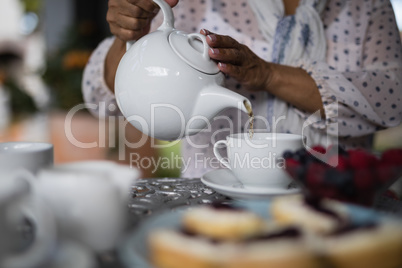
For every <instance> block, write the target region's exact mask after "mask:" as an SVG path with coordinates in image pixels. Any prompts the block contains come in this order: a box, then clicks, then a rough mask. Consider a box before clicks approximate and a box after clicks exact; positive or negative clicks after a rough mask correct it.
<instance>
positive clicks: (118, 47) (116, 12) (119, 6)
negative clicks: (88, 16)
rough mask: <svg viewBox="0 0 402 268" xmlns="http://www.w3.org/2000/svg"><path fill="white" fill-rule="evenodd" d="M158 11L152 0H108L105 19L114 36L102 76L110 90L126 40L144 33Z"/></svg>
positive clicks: (172, 1) (174, 0)
mask: <svg viewBox="0 0 402 268" xmlns="http://www.w3.org/2000/svg"><path fill="white" fill-rule="evenodd" d="M164 1H166V2H167V3H168V4H169V5H170V6H171V7H174V6H175V5H177V3H178V2H179V0H164ZM158 11H159V6H158V5H157V4H155V3H154V2H153V1H152V0H109V9H108V11H107V15H106V19H107V21H108V23H109V27H110V31H111V32H112V34H113V35H114V36H115V37H116V38H115V39H114V42H113V44H112V46H111V48H110V49H109V51H108V54H107V55H106V61H105V73H104V78H105V82H106V84H107V86H108V87H109V89H110V90H111V91H112V92H114V79H115V76H116V70H117V66H118V65H119V62H120V59H121V58H122V57H123V55H124V53H125V52H126V42H127V41H135V40H138V39H140V38H141V37H143V36H144V35H146V34H147V33H148V32H149V29H150V28H151V22H152V19H153V18H154V17H155V16H156V14H157V13H158Z"/></svg>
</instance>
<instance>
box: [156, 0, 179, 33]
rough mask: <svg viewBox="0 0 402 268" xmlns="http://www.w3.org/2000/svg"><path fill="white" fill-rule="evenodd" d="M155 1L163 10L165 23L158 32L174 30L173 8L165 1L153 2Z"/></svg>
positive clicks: (157, 0)
mask: <svg viewBox="0 0 402 268" xmlns="http://www.w3.org/2000/svg"><path fill="white" fill-rule="evenodd" d="M153 1H154V2H155V4H157V5H158V6H159V7H160V8H161V9H162V13H163V23H162V25H161V26H159V28H158V30H161V31H164V30H169V31H171V30H172V29H173V28H174V16H173V10H172V8H171V7H170V6H169V4H168V3H166V1H165V0H153Z"/></svg>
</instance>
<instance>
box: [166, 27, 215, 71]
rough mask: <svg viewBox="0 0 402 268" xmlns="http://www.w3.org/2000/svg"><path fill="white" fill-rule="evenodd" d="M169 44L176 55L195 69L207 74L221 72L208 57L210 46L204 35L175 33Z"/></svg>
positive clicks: (171, 35) (171, 36) (170, 37)
mask: <svg viewBox="0 0 402 268" xmlns="http://www.w3.org/2000/svg"><path fill="white" fill-rule="evenodd" d="M169 43H170V45H171V47H172V49H173V50H174V51H175V52H176V54H177V55H178V56H179V57H180V58H181V59H182V60H184V61H185V62H186V63H187V64H189V65H190V66H191V67H193V68H194V69H196V70H198V71H200V72H203V73H206V74H216V73H218V72H219V68H218V65H217V64H216V62H214V61H213V60H211V58H210V57H209V55H208V50H209V46H208V44H207V40H206V38H205V36H204V35H202V34H198V33H192V34H186V33H184V32H181V31H173V32H172V33H171V34H170V35H169Z"/></svg>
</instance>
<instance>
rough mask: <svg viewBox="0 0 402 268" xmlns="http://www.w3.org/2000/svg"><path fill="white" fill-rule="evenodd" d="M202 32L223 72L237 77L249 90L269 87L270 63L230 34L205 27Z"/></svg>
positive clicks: (212, 56)
mask: <svg viewBox="0 0 402 268" xmlns="http://www.w3.org/2000/svg"><path fill="white" fill-rule="evenodd" d="M201 34H203V35H205V36H206V37H207V43H208V45H209V46H210V47H211V48H210V50H209V52H208V53H209V56H210V57H211V59H213V60H215V61H217V62H218V68H219V69H220V70H221V71H222V72H223V73H225V74H227V75H229V76H231V77H233V78H235V79H236V80H237V81H239V82H240V83H241V84H242V85H243V86H244V87H245V88H246V89H248V90H252V91H258V90H267V88H269V84H270V83H271V80H272V71H271V70H270V69H271V66H270V63H268V62H266V61H264V60H263V59H261V58H260V57H258V56H257V55H256V54H254V52H252V51H251V50H250V49H249V48H248V47H247V46H245V45H243V44H240V43H239V42H237V41H236V40H235V39H233V38H232V37H230V36H224V35H218V34H214V33H212V32H210V31H208V30H205V29H203V30H201Z"/></svg>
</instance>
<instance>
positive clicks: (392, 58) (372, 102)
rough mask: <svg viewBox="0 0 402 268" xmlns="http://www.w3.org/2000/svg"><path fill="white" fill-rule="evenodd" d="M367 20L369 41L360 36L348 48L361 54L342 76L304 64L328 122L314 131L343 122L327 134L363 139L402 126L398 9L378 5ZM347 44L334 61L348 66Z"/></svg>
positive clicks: (325, 66)
mask: <svg viewBox="0 0 402 268" xmlns="http://www.w3.org/2000/svg"><path fill="white" fill-rule="evenodd" d="M350 2H354V1H350ZM357 2H358V1H357ZM366 15H368V16H369V17H368V19H367V21H366V23H367V27H366V32H365V34H364V35H363V36H365V39H364V40H361V38H359V37H356V39H355V40H354V44H352V45H350V44H348V45H349V48H350V49H353V47H355V49H358V50H359V52H360V54H361V58H360V59H359V58H358V57H357V59H356V62H354V63H353V65H352V64H350V65H348V64H346V65H345V68H344V70H343V71H339V70H338V69H335V68H334V67H333V66H331V65H330V64H329V63H327V62H302V63H301V64H300V65H299V66H300V67H301V68H303V69H305V70H306V71H307V72H308V73H309V74H310V75H311V76H312V78H313V79H314V80H315V81H316V84H317V86H318V89H319V91H320V94H321V96H322V102H323V105H324V110H325V115H326V119H325V120H322V121H319V122H317V123H315V124H314V125H313V127H316V128H319V129H323V128H326V126H327V125H328V123H333V122H337V123H338V129H337V130H336V131H337V132H336V133H331V129H327V132H328V134H334V135H339V136H341V137H357V136H364V135H367V134H372V133H374V132H375V131H376V130H380V129H383V128H387V127H393V126H397V125H398V124H400V123H401V118H402V105H400V101H401V98H402V90H401V83H402V61H401V60H402V47H401V43H400V36H399V31H398V29H397V27H396V23H395V17H394V13H393V9H392V6H391V4H390V3H389V1H377V2H376V3H375V4H374V5H373V6H372V8H371V11H370V12H367V13H366ZM357 26H359V27H361V25H357ZM344 31H345V32H347V31H348V30H347V29H345V30H344ZM351 31H353V29H352V30H351ZM348 45H346V46H345V47H344V48H343V50H342V51H340V53H338V54H336V55H335V56H334V57H335V60H337V61H343V62H348V60H349V59H348V57H350V55H348V54H349V53H350V51H349V48H348V47H347V46H348ZM353 66H356V67H353ZM298 112H299V113H300V114H302V116H304V117H305V118H307V116H306V115H305V114H304V113H302V112H300V111H298Z"/></svg>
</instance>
